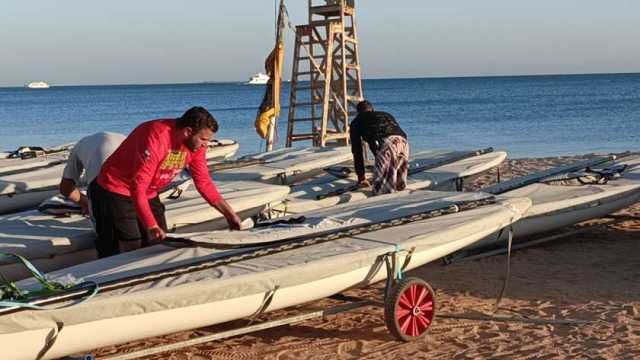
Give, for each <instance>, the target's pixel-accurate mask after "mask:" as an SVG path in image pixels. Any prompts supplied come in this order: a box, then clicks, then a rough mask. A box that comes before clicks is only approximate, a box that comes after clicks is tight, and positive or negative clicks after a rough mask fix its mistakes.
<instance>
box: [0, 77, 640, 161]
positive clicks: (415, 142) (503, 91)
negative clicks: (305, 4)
mask: <svg viewBox="0 0 640 360" xmlns="http://www.w3.org/2000/svg"><path fill="white" fill-rule="evenodd" d="M364 91H365V96H366V97H367V98H368V99H369V100H370V101H371V102H373V103H374V105H375V106H376V108H377V109H378V110H384V111H388V112H390V113H392V114H394V115H395V116H396V118H397V119H398V120H399V122H400V125H401V126H402V127H403V128H404V130H405V131H406V132H407V134H408V135H409V141H410V144H411V147H412V150H413V151H417V150H421V149H428V148H444V149H463V148H464V149H471V148H482V147H487V146H493V147H494V148H496V149H505V150H507V151H508V152H509V155H510V156H511V157H528V156H553V155H565V154H582V153H590V152H619V151H625V150H640V138H639V135H640V74H612V75H570V76H518V77H476V78H437V79H433V78H427V79H386V80H366V81H365V82H364ZM263 92H264V87H262V86H249V85H243V84H236V83H215V84H176V85H136V86H124V85H123V86H61V87H57V86H54V87H52V88H50V89H48V90H29V89H25V88H0V150H13V149H15V148H17V147H18V146H20V145H44V146H52V145H57V144H61V143H65V142H70V141H74V140H77V139H79V138H81V137H82V136H84V135H88V134H91V133H93V132H96V131H100V130H107V131H116V132H122V133H128V132H129V131H131V130H132V129H133V128H134V127H135V126H136V125H137V124H139V123H140V122H142V121H145V120H149V119H154V118H162V117H176V116H179V115H180V114H182V112H184V110H186V109H187V108H189V107H191V106H194V105H200V106H204V107H206V108H207V109H209V111H211V113H212V114H213V115H214V116H215V117H216V118H217V119H218V121H219V122H220V125H221V130H220V132H219V137H223V138H233V139H236V140H238V141H239V142H240V144H241V148H240V154H247V153H251V152H257V151H261V150H262V148H263V147H264V142H263V141H261V139H260V138H259V137H258V136H257V135H256V134H255V131H254V129H253V121H254V118H255V114H256V110H257V107H258V105H259V103H260V101H261V99H262V95H263ZM288 99H289V92H288V84H285V89H284V93H283V96H282V102H283V105H287V104H288ZM287 111H288V108H287V107H286V106H283V116H282V117H281V121H280V124H279V126H280V130H279V131H280V134H281V136H280V146H282V143H283V142H284V135H285V133H286V114H287Z"/></svg>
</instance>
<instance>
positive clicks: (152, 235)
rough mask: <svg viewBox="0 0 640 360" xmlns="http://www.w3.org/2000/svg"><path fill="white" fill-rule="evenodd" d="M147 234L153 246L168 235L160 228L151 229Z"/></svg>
mask: <svg viewBox="0 0 640 360" xmlns="http://www.w3.org/2000/svg"><path fill="white" fill-rule="evenodd" d="M147 233H148V234H149V241H150V242H151V244H157V243H159V242H161V241H162V240H164V238H165V237H167V234H166V233H165V232H164V230H162V229H161V228H160V227H159V226H156V227H152V228H150V229H149V230H147Z"/></svg>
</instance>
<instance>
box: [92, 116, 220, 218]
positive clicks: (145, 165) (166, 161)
mask: <svg viewBox="0 0 640 360" xmlns="http://www.w3.org/2000/svg"><path fill="white" fill-rule="evenodd" d="M175 123H176V121H175V119H160V120H152V121H147V122H144V123H142V124H140V125H139V126H138V127H136V128H135V129H134V130H133V131H132V132H131V134H129V136H127V138H126V139H125V140H124V141H123V142H122V144H121V145H120V147H118V149H117V150H116V151H115V152H114V153H113V154H111V156H110V157H109V158H108V159H107V161H105V163H104V164H103V165H102V169H101V170H100V174H99V175H98V177H97V181H98V184H100V186H102V187H103V188H104V189H106V190H108V191H111V192H112V193H116V194H120V195H124V196H129V197H131V198H132V200H133V203H134V204H135V207H136V210H137V213H138V218H139V219H140V221H141V222H142V224H143V225H144V227H145V228H146V229H147V230H148V229H150V228H152V227H156V226H158V223H157V222H156V220H155V218H154V217H153V213H152V212H151V207H150V206H149V199H152V198H154V197H156V196H157V195H158V191H159V190H161V189H162V188H164V187H166V186H167V185H169V183H171V181H173V179H174V178H175V177H176V175H178V174H179V173H180V172H181V171H182V170H183V169H184V168H185V166H189V171H190V172H191V177H192V178H193V182H194V184H195V186H196V189H198V192H199V193H200V195H202V197H203V198H204V199H205V200H206V201H207V202H208V203H209V204H211V205H214V204H217V203H219V202H220V200H222V196H220V194H219V193H218V190H217V189H216V186H215V185H214V184H213V181H211V177H210V176H209V169H208V168H207V160H206V158H205V152H206V151H207V148H206V147H201V148H200V149H198V150H196V151H191V150H189V148H187V147H186V146H184V145H183V144H182V142H181V141H180V142H179V141H177V140H176V139H175V138H174V135H173V130H174V129H175Z"/></svg>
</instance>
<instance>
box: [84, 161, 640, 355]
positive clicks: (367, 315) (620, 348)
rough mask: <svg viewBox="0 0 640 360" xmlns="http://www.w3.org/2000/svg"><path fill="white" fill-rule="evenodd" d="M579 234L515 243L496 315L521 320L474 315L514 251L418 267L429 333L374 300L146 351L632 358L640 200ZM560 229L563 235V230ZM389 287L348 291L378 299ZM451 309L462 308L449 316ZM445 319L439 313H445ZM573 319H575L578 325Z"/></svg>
mask: <svg viewBox="0 0 640 360" xmlns="http://www.w3.org/2000/svg"><path fill="white" fill-rule="evenodd" d="M581 158H583V156H575V157H558V158H538V159H516V160H507V161H505V162H504V163H503V164H502V165H501V166H500V169H499V170H500V175H501V178H502V179H508V178H510V177H513V176H520V175H525V174H527V173H530V172H534V171H538V170H541V169H544V168H548V167H552V166H557V165H559V164H562V163H567V162H570V161H574V160H577V159H581ZM496 179H497V170H496V169H494V170H492V171H490V172H488V173H486V174H483V175H480V176H478V177H477V178H475V179H471V181H468V182H467V185H466V189H467V190H475V189H479V188H480V187H482V186H485V185H488V184H492V183H494V182H495V181H496ZM574 228H575V229H583V231H580V232H576V233H574V234H573V235H571V236H568V237H564V238H561V239H557V240H554V241H551V242H547V243H544V244H541V245H537V246H534V247H530V248H527V249H523V250H519V251H516V252H514V253H513V254H512V256H511V276H510V279H509V283H508V290H507V293H506V296H505V297H504V299H503V300H502V302H501V304H500V308H499V309H498V311H497V312H496V313H495V314H494V315H495V316H501V317H508V318H510V319H512V320H514V321H497V320H474V319H478V318H483V317H486V316H487V315H491V314H492V313H493V311H494V307H495V304H496V298H497V297H498V294H499V292H500V289H501V287H502V284H503V279H504V275H505V266H506V257H505V255H498V256H493V257H488V258H484V259H480V260H474V261H465V262H458V263H454V264H451V265H444V264H443V262H440V261H438V262H434V263H431V264H428V265H426V266H422V267H420V268H418V269H416V270H413V271H411V274H413V275H416V276H420V277H423V278H424V279H425V280H427V281H428V282H429V283H430V284H431V285H432V286H433V287H434V289H435V291H436V296H437V297H436V307H437V313H436V314H437V315H436V320H435V322H434V324H433V326H432V327H431V329H430V333H429V334H428V335H427V336H426V338H424V339H422V340H420V341H417V342H413V343H402V342H398V341H395V340H394V338H392V336H391V335H390V334H389V333H388V332H387V329H386V328H385V325H384V318H383V309H382V308H381V307H376V306H367V307H363V308H359V309H357V310H354V311H351V312H347V313H342V314H339V315H334V316H331V317H329V318H328V319H327V320H322V319H315V320H309V321H305V322H301V323H298V324H294V325H287V326H282V327H278V328H275V329H271V330H265V331H260V332H256V333H253V334H250V335H244V336H239V337H234V338H230V339H227V340H224V341H217V342H211V343H207V344H204V345H198V346H194V347H189V348H184V349H181V350H179V351H175V352H168V353H163V354H158V355H154V356H150V357H147V359H190V360H196V359H262V358H265V359H303V358H304V359H336V358H338V359H391V358H397V359H409V358H410V359H487V358H505V359H533V358H536V359H538V358H542V359H566V358H571V359H576V358H577V359H632V358H638V357H640V282H639V281H638V279H640V241H638V240H640V204H636V205H634V206H632V207H630V208H628V209H624V210H622V211H620V212H618V213H616V214H615V215H614V216H612V217H608V218H605V219H598V220H592V221H589V222H586V223H581V224H578V225H576V226H575V227H574ZM562 231H567V229H563V230H562ZM383 286H384V284H383V283H378V284H376V285H374V286H371V287H369V288H366V289H354V290H350V291H348V292H346V294H347V295H350V296H355V297H359V298H367V299H376V300H379V299H381V296H382V289H383ZM336 304H338V302H336V301H334V300H329V299H325V300H322V301H317V302H314V303H311V304H306V305H304V306H301V307H299V308H296V309H287V310H286V311H277V312H273V313H269V314H266V315H263V316H262V317H261V318H260V320H269V319H276V318H279V317H282V316H286V315H293V314H296V313H298V312H299V311H308V310H312V309H319V308H324V307H328V306H331V305H336ZM450 315H464V316H463V317H465V318H452V317H449V316H450ZM438 316H439V317H438ZM565 320H572V321H573V320H576V322H575V323H573V324H566V323H564V322H565ZM242 325H246V321H236V322H234V323H233V324H225V325H224V326H213V327H208V328H203V329H198V330H193V331H185V332H181V333H177V334H172V335H168V336H163V337H157V338H152V339H146V340H142V341H136V342H131V343H128V344H123V345H118V346H112V347H108V348H102V349H98V350H95V351H93V352H92V353H93V354H94V355H95V356H96V357H98V358H100V357H104V356H112V355H115V354H124V353H128V352H132V351H137V350H140V349H144V348H148V347H151V346H155V345H160V344H166V343H171V342H175V341H180V340H185V339H189V338H193V337H197V336H202V335H206V334H211V333H214V332H216V331H220V330H222V329H227V328H229V327H233V326H242Z"/></svg>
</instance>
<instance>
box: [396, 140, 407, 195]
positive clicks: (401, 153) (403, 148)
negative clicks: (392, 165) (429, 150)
mask: <svg viewBox="0 0 640 360" xmlns="http://www.w3.org/2000/svg"><path fill="white" fill-rule="evenodd" d="M401 139H402V141H400V143H399V147H398V156H397V163H398V167H397V170H396V182H395V189H396V190H398V191H402V190H404V189H406V188H407V176H408V174H409V143H407V140H406V139H404V138H401Z"/></svg>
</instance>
